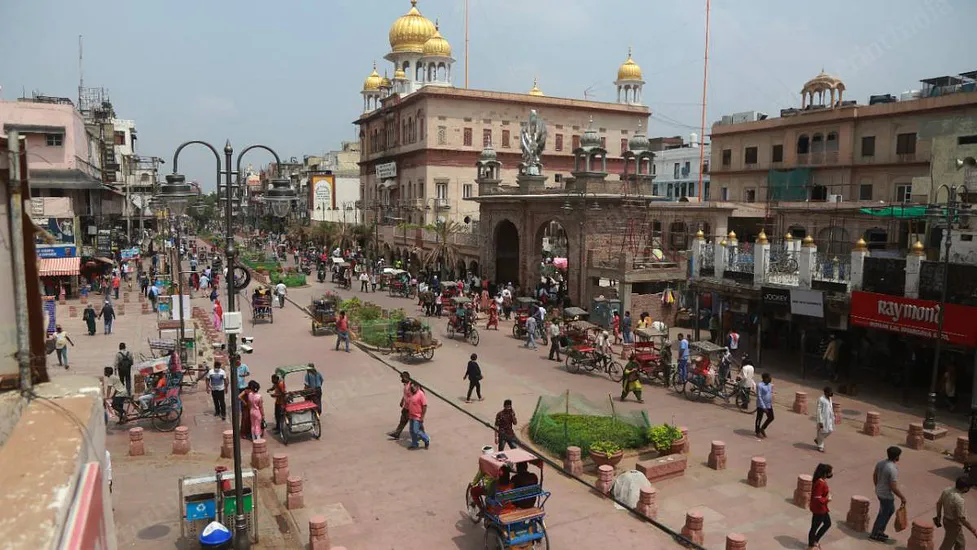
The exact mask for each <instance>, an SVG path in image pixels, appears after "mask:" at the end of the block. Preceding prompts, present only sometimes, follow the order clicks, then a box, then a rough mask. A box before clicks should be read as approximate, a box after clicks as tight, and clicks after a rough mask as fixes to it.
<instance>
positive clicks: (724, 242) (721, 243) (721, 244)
mask: <svg viewBox="0 0 977 550" xmlns="http://www.w3.org/2000/svg"><path fill="white" fill-rule="evenodd" d="M728 244H729V243H727V242H726V239H723V240H721V241H719V246H727V245H728Z"/></svg>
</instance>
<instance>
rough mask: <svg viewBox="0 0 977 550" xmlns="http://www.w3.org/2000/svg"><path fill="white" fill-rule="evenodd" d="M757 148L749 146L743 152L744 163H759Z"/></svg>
mask: <svg viewBox="0 0 977 550" xmlns="http://www.w3.org/2000/svg"><path fill="white" fill-rule="evenodd" d="M757 156H758V155H757V148H756V147H747V148H746V150H745V151H744V152H743V163H744V164H756V163H757Z"/></svg>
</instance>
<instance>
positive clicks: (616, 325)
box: [611, 311, 621, 346]
mask: <svg viewBox="0 0 977 550" xmlns="http://www.w3.org/2000/svg"><path fill="white" fill-rule="evenodd" d="M611 328H612V329H613V331H614V345H615V346H616V345H618V344H620V343H621V316H620V315H619V314H618V312H616V311H615V312H614V318H613V319H611Z"/></svg>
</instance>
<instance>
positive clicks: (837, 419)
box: [831, 401, 842, 426]
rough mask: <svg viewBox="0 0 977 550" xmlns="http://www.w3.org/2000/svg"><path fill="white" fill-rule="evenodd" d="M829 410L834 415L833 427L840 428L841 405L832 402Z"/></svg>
mask: <svg viewBox="0 0 977 550" xmlns="http://www.w3.org/2000/svg"><path fill="white" fill-rule="evenodd" d="M831 409H832V410H833V411H834V413H835V426H840V425H841V420H842V416H841V403H839V402H837V401H832V402H831Z"/></svg>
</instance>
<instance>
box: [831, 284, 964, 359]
mask: <svg viewBox="0 0 977 550" xmlns="http://www.w3.org/2000/svg"><path fill="white" fill-rule="evenodd" d="M850 309H851V313H850V316H851V324H853V325H856V326H861V327H868V328H877V329H882V330H888V331H892V332H898V333H900V334H907V335H911V336H922V337H924V338H936V336H937V334H938V333H940V329H939V324H940V309H942V310H943V330H942V337H943V340H944V341H946V342H950V343H951V344H958V345H962V346H967V347H977V323H974V322H973V319H974V317H975V316H977V308H973V307H969V306H963V305H959V304H943V305H940V303H939V302H935V301H932V300H917V299H914V298H906V297H904V296H895V295H891V294H876V293H874V292H861V291H854V292H852V293H851V306H850Z"/></svg>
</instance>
